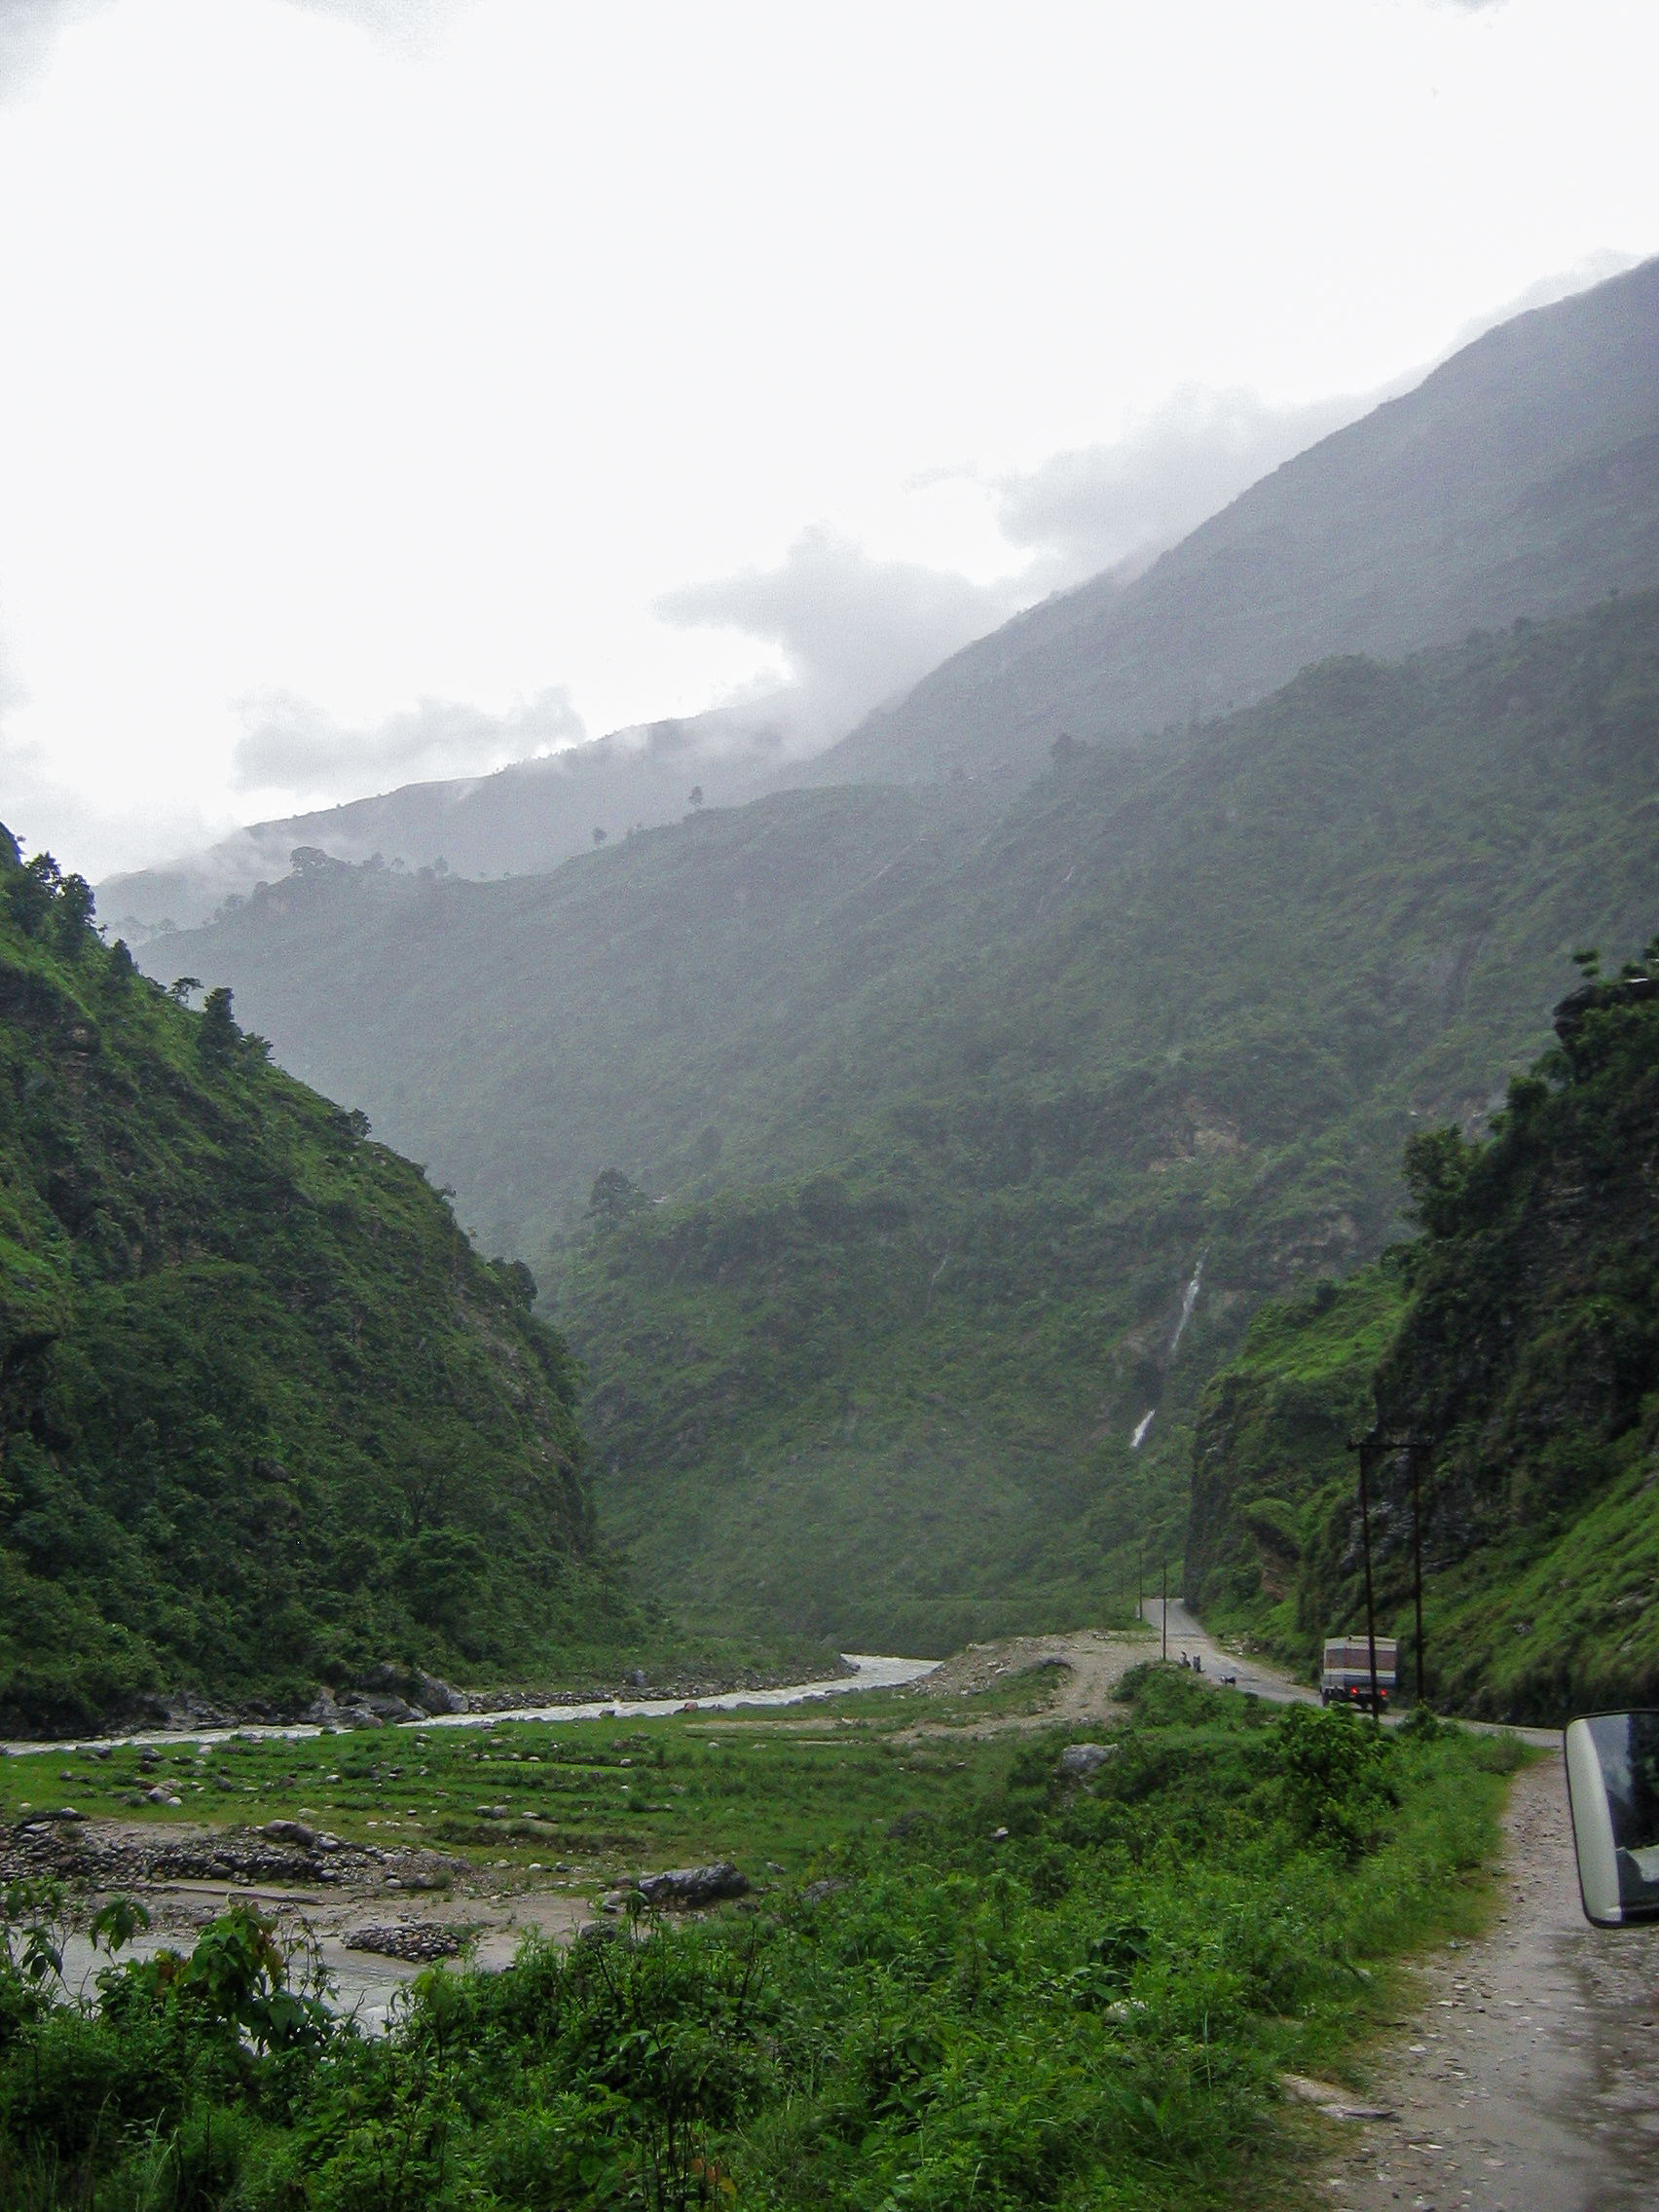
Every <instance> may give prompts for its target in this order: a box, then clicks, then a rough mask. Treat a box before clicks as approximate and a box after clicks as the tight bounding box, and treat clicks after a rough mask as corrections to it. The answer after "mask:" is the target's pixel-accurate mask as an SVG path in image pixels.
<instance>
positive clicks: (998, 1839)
mask: <svg viewBox="0 0 1659 2212" xmlns="http://www.w3.org/2000/svg"><path fill="white" fill-rule="evenodd" d="M991 1841H992V1842H993V1843H1006V1842H1007V1841H1008V1830H1007V1828H992V1830H991Z"/></svg>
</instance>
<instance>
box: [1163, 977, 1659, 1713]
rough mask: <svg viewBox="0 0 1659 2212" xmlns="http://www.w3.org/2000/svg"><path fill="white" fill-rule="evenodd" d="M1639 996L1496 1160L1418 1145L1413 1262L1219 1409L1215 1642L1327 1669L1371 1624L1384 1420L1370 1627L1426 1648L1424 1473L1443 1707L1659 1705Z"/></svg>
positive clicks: (1647, 1133) (1231, 1378)
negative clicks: (1418, 1607)
mask: <svg viewBox="0 0 1659 2212" xmlns="http://www.w3.org/2000/svg"><path fill="white" fill-rule="evenodd" d="M1649 956H1650V961H1651V962H1652V964H1653V973H1654V974H1655V975H1659V941H1656V943H1655V945H1654V946H1653V947H1650V955H1649ZM1626 978H1627V979H1625V980H1622V981H1618V982H1613V983H1602V982H1594V983H1592V984H1590V985H1588V986H1587V987H1585V988H1584V989H1582V990H1580V991H1578V992H1576V993H1575V994H1574V995H1573V997H1572V998H1570V999H1568V1000H1567V1002H1566V1004H1565V1005H1564V1006H1563V1007H1562V1008H1561V1010H1560V1011H1559V1013H1558V1016H1557V1024H1556V1026H1557V1030H1558V1033H1559V1037H1560V1044H1559V1046H1558V1048H1557V1049H1556V1050H1555V1051H1552V1052H1550V1053H1548V1054H1547V1055H1546V1056H1545V1057H1544V1058H1543V1059H1542V1060H1541V1061H1539V1063H1538V1065H1537V1067H1536V1069H1535V1070H1534V1072H1533V1073H1532V1074H1531V1075H1530V1076H1527V1077H1524V1078H1521V1079H1518V1080H1517V1081H1515V1082H1513V1083H1512V1084H1511V1086H1510V1088H1509V1097H1508V1104H1507V1107H1506V1109H1505V1111H1504V1112H1503V1114H1502V1115H1500V1116H1499V1117H1498V1118H1497V1121H1496V1123H1495V1124H1494V1129H1493V1135H1492V1137H1491V1139H1490V1140H1489V1141H1487V1142H1486V1143H1484V1144H1473V1145H1471V1144H1470V1143H1468V1142H1467V1141H1466V1140H1465V1138H1464V1137H1463V1135H1462V1133H1461V1132H1460V1131H1459V1130H1457V1129H1456V1128H1455V1127H1454V1128H1450V1129H1447V1130H1444V1131H1442V1132H1438V1133H1436V1134H1434V1135H1431V1136H1425V1137H1420V1138H1419V1139H1417V1140H1416V1141H1415V1142H1414V1144H1413V1147H1412V1149H1411V1151H1410V1153H1409V1155H1408V1161H1407V1167H1408V1174H1409V1176H1410V1179H1411V1182H1412V1185H1413V1189H1414V1192H1415V1195H1416V1198H1417V1203H1418V1210H1419V1216H1420V1218H1421V1221H1422V1223H1423V1229H1422V1233H1421V1234H1420V1235H1419V1237H1418V1238H1417V1239H1416V1241H1415V1242H1414V1243H1412V1244H1411V1245H1409V1246H1407V1247H1405V1248H1403V1249H1401V1250H1399V1251H1397V1252H1396V1253H1394V1254H1392V1255H1390V1257H1389V1258H1388V1260H1387V1261H1385V1262H1384V1263H1383V1265H1382V1266H1380V1267H1376V1268H1373V1269H1370V1270H1368V1271H1366V1272H1364V1273H1362V1274H1360V1275H1359V1276H1357V1277H1355V1278H1354V1280H1353V1281H1352V1282H1350V1283H1348V1284H1346V1285H1345V1286H1344V1287H1343V1289H1342V1290H1341V1291H1336V1290H1335V1289H1334V1288H1333V1287H1332V1286H1321V1294H1320V1295H1319V1296H1316V1297H1315V1298H1314V1299H1313V1300H1311V1301H1306V1300H1305V1301H1303V1302H1302V1303H1300V1304H1299V1305H1297V1306H1293V1307H1289V1308H1282V1307H1281V1308H1275V1309H1270V1310H1269V1311H1267V1312H1266V1313H1264V1314H1262V1315H1261V1316H1260V1317H1259V1318H1258V1320H1257V1321H1256V1323H1255V1325H1254V1326H1253V1327H1252V1329H1251V1332H1250V1335H1249V1338H1248V1340H1247V1342H1246V1345H1245V1348H1244V1352H1243V1354H1242V1356H1241V1357H1240V1359H1239V1360H1238V1361H1237V1362H1235V1364H1234V1366H1232V1367H1231V1368H1230V1369H1229V1370H1228V1371H1227V1372H1226V1373H1225V1374H1224V1375H1222V1376H1220V1377H1218V1378H1217V1380H1216V1381H1215V1383H1212V1385H1211V1386H1210V1389H1209V1390H1208V1391H1207V1392H1206V1395H1205V1400H1204V1405H1203V1410H1202V1414H1201V1417H1200V1420H1199V1426H1198V1439H1197V1444H1196V1449H1195V1458H1194V1482H1193V1510H1192V1527H1191V1533H1190V1536H1189V1542H1188V1550H1187V1578H1188V1580H1187V1586H1188V1590H1189V1593H1190V1594H1191V1595H1192V1596H1193V1597H1194V1598H1195V1599H1196V1600H1197V1601H1198V1604H1201V1605H1202V1606H1203V1608H1204V1610H1205V1613H1206V1617H1208V1618H1211V1619H1213V1620H1214V1621H1215V1622H1216V1623H1217V1625H1231V1626H1233V1627H1235V1628H1244V1629H1246V1630H1248V1631H1251V1632H1253V1633H1255V1634H1256V1635H1258V1636H1260V1637H1262V1638H1263V1639H1264V1640H1266V1641H1270V1642H1272V1643H1273V1644H1275V1645H1276V1646H1277V1647H1278V1648H1279V1649H1281V1650H1283V1651H1285V1652H1286V1653H1288V1654H1290V1655H1293V1656H1294V1657H1296V1658H1297V1659H1298V1660H1300V1661H1301V1662H1302V1663H1303V1664H1304V1665H1305V1666H1308V1667H1309V1668H1310V1667H1311V1666H1312V1665H1313V1664H1314V1661H1315V1659H1316V1654H1317V1647H1318V1641H1319V1639H1320V1638H1321V1637H1322V1636H1324V1635H1326V1634H1331V1633H1338V1632H1340V1631H1342V1630H1344V1629H1346V1628H1348V1627H1351V1626H1353V1625H1354V1624H1355V1623H1356V1622H1358V1621H1361V1620H1362V1619H1363V1587H1362V1582H1361V1575H1362V1572H1363V1554H1362V1551H1361V1547H1360V1541H1359V1515H1358V1506H1357V1502H1356V1493H1355V1472H1354V1461H1353V1456H1352V1455H1351V1453H1349V1452H1348V1451H1347V1450H1346V1439H1347V1438H1348V1437H1353V1436H1357V1435H1359V1434H1360V1433H1362V1432H1363V1431H1365V1430H1366V1429H1368V1428H1369V1427H1370V1426H1371V1424H1372V1422H1373V1420H1375V1421H1376V1424H1377V1456H1376V1459H1375V1461H1374V1469H1375V1471H1374V1474H1373V1478H1372V1482H1373V1497H1372V1548H1373V1570H1374V1575H1375V1578H1376V1587H1377V1594H1378V1603H1379V1604H1380V1607H1381V1618H1380V1624H1379V1625H1380V1627H1382V1628H1383V1629H1384V1630H1385V1631H1386V1632H1389V1633H1397V1634H1398V1635H1400V1636H1401V1638H1402V1640H1405V1639H1407V1638H1409V1636H1410V1634H1411V1622H1412V1611H1411V1583H1412V1539H1413V1532H1414V1510H1415V1508H1414V1499H1413V1480H1412V1478H1413V1471H1414V1467H1415V1471H1416V1476H1417V1492H1418V1503H1419V1506H1420V1513H1421V1541H1422V1553H1423V1570H1424V1588H1425V1637H1424V1645H1425V1658H1426V1671H1425V1686H1426V1688H1427V1691H1428V1693H1429V1695H1431V1696H1436V1697H1440V1698H1444V1699H1447V1700H1450V1701H1451V1702H1453V1703H1455V1704H1456V1705H1457V1706H1459V1707H1462V1708H1465V1709H1469V1710H1473V1711H1476V1712H1481V1713H1486V1714H1494V1715H1501V1716H1504V1717H1508V1718H1515V1719H1544V1720H1555V1719H1559V1718H1560V1717H1561V1716H1562V1715H1563V1714H1564V1713H1566V1712H1567V1710H1568V1709H1569V1708H1576V1709H1578V1710H1582V1709H1584V1708H1585V1707H1587V1706H1594V1705H1596V1704H1599V1703H1602V1704H1614V1705H1623V1704H1645V1703H1651V1702H1652V1701H1653V1699H1654V1697H1655V1695H1656V1694H1659V1605H1656V1604H1654V1594H1655V1590H1656V1589H1659V1518H1656V1517H1655V1514H1654V1511H1653V1497H1654V1491H1655V1486H1659V984H1656V983H1655V982H1654V981H1652V980H1649V979H1648V974H1647V972H1646V971H1644V970H1641V969H1637V968H1633V969H1630V970H1627V971H1626ZM1409 1678H1410V1669H1409V1668H1408V1679H1409Z"/></svg>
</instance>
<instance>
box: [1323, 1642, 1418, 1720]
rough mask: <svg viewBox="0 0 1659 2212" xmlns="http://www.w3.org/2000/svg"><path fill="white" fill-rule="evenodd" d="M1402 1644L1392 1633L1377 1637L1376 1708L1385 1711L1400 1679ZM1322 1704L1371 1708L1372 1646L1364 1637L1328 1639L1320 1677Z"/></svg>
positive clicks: (1362, 1708) (1363, 1711)
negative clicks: (1400, 1644) (1400, 1645)
mask: <svg viewBox="0 0 1659 2212" xmlns="http://www.w3.org/2000/svg"><path fill="white" fill-rule="evenodd" d="M1399 1669H1400V1647H1399V1644H1398V1643H1397V1642H1396V1641H1395V1640H1394V1639H1393V1637H1391V1636H1380V1637H1379V1638H1378V1639H1377V1710H1378V1712H1379V1713H1386V1712H1387V1710H1388V1700H1389V1699H1390V1698H1391V1697H1392V1696H1393V1694H1394V1691H1395V1688H1396V1686H1397V1685H1398V1681H1399ZM1319 1703H1320V1704H1321V1705H1354V1706H1358V1708H1359V1709H1360V1711H1361V1712H1362V1713H1369V1712H1370V1711H1371V1645H1370V1642H1369V1641H1368V1640H1367V1639H1366V1638H1365V1637H1363V1636H1333V1637H1328V1638H1327V1639H1326V1641H1325V1666H1324V1671H1323V1673H1322V1674H1321V1675H1320V1677H1319Z"/></svg>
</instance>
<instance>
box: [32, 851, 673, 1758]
mask: <svg viewBox="0 0 1659 2212" xmlns="http://www.w3.org/2000/svg"><path fill="white" fill-rule="evenodd" d="M90 910H91V899H90V896H89V894H88V892H87V887H86V885H85V884H84V883H83V882H81V880H80V879H79V878H78V877H75V876H60V875H59V874H58V871H57V870H56V868H55V866H54V865H53V864H52V863H51V862H50V860H46V859H44V858H43V859H37V860H34V861H31V862H30V863H28V865H27V866H24V865H22V863H21V861H20V859H19V856H18V849H17V846H16V844H15V842H14V841H13V839H12V838H11V836H10V835H9V833H5V832H0V1011H3V1014H4V1021H3V1023H0V1056H3V1057H0V1446H3V1457H0V1726H5V1727H10V1728H23V1727H30V1728H33V1727H49V1728H57V1727H68V1726H84V1725H87V1724H89V1723H91V1722H92V1721H94V1720H95V1719H97V1718H98V1717H100V1716H102V1715H105V1714H115V1713H120V1712H123V1711H125V1712H133V1711H135V1710H141V1709H142V1705H143V1702H144V1700H145V1699H146V1698H148V1699H150V1700H151V1701H152V1702H159V1701H164V1700H166V1699H168V1698H176V1697H177V1696H178V1695H179V1694H181V1693H188V1692H195V1693H198V1694H199V1695H201V1696H204V1697H206V1698H208V1699H210V1700H216V1701H223V1702H228V1703H231V1704H233V1705H236V1706H239V1707H240V1708H242V1709H247V1708H248V1707H249V1706H251V1705H255V1704H260V1703H262V1704H264V1705H265V1706H266V1707H267V1708H268V1709H283V1708H287V1709H292V1708H293V1707H294V1706H295V1705H297V1704H299V1703H303V1702H304V1701H305V1699H306V1698H308V1697H309V1696H311V1695H312V1694H313V1693H314V1691H315V1689H316V1686H317V1684H318V1683H319V1682H322V1681H327V1682H332V1683H336V1684H339V1683H345V1682H348V1681H350V1680H352V1679H354V1678H355V1677H357V1676H358V1675H360V1673H361V1672H362V1671H363V1670H364V1669H365V1668H368V1667H372V1666H374V1665H376V1664H378V1663H381V1662H385V1661H387V1660H389V1661H391V1662H393V1663H394V1664H396V1665H399V1666H402V1665H406V1664H418V1665H422V1666H425V1667H428V1668H431V1669H434V1670H436V1671H438V1672H440V1673H442V1672H446V1671H447V1672H450V1673H454V1674H459V1675H461V1677H470V1678H472V1679H475V1680H476V1679H487V1678H489V1677H491V1676H498V1675H499V1674H500V1672H501V1671H502V1670H503V1669H509V1668H525V1669H536V1670H541V1671H543V1672H544V1673H546V1672H551V1671H553V1670H554V1669H556V1668H557V1667H558V1666H560V1665H561V1664H566V1665H568V1664H570V1663H571V1662H572V1661H575V1662H577V1663H579V1662H580V1661H581V1660H582V1659H583V1658H585V1657H587V1656H588V1655H590V1654H596V1653H599V1652H602V1651H605V1650H607V1649H609V1650H614V1648H615V1647H616V1645H617V1644H618V1642H619V1641H621V1640H622V1639H624V1638H626V1637H637V1636H638V1635H639V1633H640V1628H641V1623H640V1620H639V1617H638V1614H637V1611H636V1610H635V1608H634V1606H633V1604H632V1602H631V1601H630V1600H628V1599H627V1598H626V1597H625V1596H624V1595H623V1593H622V1592H621V1590H620V1589H619V1587H618V1586H617V1584H616V1583H615V1581H614V1578H613V1576H612V1574H611V1572H610V1571H609V1570H608V1569H607V1568H606V1567H603V1566H602V1565H601V1564H600V1563H598V1562H597V1561H596V1558H595V1556H594V1532H593V1514H592V1508H591V1504H590V1501H589V1497H588V1493H587V1490H586V1487H585V1483H584V1480H583V1477H582V1473H581V1461H582V1446H581V1439H580V1433H579V1430H578V1426H577V1421H576V1417H575V1411H574V1407H575V1397H576V1372H575V1369H574V1367H573V1364H572V1362H571V1358H570V1356H569V1354H568V1353H567V1351H566V1349H565V1347H564V1346H563V1345H562V1344H561V1342H560V1341H559V1339H558V1338H557V1337H556V1336H555V1335H554V1333H553V1332H552V1330H551V1329H549V1328H547V1327H546V1326H545V1325H544V1324H543V1323H542V1322H540V1321H538V1320H537V1319H535V1316H534V1314H533V1312H532V1310H531V1308H532V1302H533V1299H534V1295H535V1286H534V1283H533V1282H532V1280H531V1277H530V1274H529V1272H528V1271H527V1270H526V1269H524V1268H523V1267H519V1266H507V1265H501V1266H495V1267H492V1266H489V1265H487V1264H485V1263H484V1262H483V1261H481V1260H479V1259H478V1258H477V1257H476V1256H475V1255H474V1254H473V1252H472V1251H471V1249H470V1248H469V1246H468V1244H467V1242H466V1239H465V1237H464V1236H463V1235H461V1232H460V1230H459V1229H458V1228H457V1226H456V1224H455V1222H454V1220H453V1218H452V1217H451V1215H450V1213H449V1210H448V1208H447V1206H446V1205H445V1204H444V1202H443V1200H442V1198H440V1197H439V1196H438V1194H437V1193H435V1192H434V1191H432V1190H431V1189H430V1188H429V1187H428V1186H427V1184H426V1183H425V1182H424V1179H423V1177H422V1174H421V1171H420V1169H419V1168H416V1167H413V1166H411V1165H410V1164H409V1163H408V1162H407V1161H403V1160H400V1159H398V1158H397V1157H396V1156H395V1155H394V1154H392V1153H390V1152H388V1151H387V1149H386V1147H385V1146H384V1145H380V1144H376V1143H373V1142H371V1141H369V1139H368V1135H367V1128H366V1124H364V1123H363V1121H362V1119H361V1117H360V1116H356V1115H351V1114H348V1113H346V1112H344V1111H342V1110H341V1109H340V1108H339V1107H336V1106H332V1105H330V1104H329V1103H327V1101H325V1100H324V1099H321V1098H318V1097H316V1096H314V1095H313V1093H311V1092H309V1091H307V1090H305V1089H303V1088H301V1086H300V1085H299V1084H297V1083H295V1082H294V1081H293V1080H292V1079H291V1078H289V1077H288V1076H286V1075H283V1074H281V1073H280V1072H278V1071H277V1070H276V1068H274V1067H272V1066H270V1065H269V1064H268V1051H269V1048H268V1047H267V1046H266V1045H265V1044H264V1042H263V1040H261V1039H259V1038H257V1037H253V1036H249V1035H245V1034H243V1033H242V1032H241V1031H240V1029H239V1028H238V1026H237V1023H236V1021H235V1020H234V1018H233V1015H232V1007H231V1002H230V999H229V996H228V994H226V993H224V992H217V993H215V994H213V995H212V996H210V997H209V998H208V1000H207V1002H206V1008H205V1011H204V1012H203V1013H200V1014H198V1013H191V1012H187V1011H186V1010H185V1008H184V1007H183V1006H182V1005H181V1004H179V1003H176V1001H175V999H174V998H173V997H170V996H169V995H168V994H166V993H165V992H163V991H162V990H160V989H159V988H158V987H157V986H156V985H154V984H153V983H151V982H149V981H148V980H147V979H146V978H145V977H142V976H140V975H139V974H137V972H136V971H135V970H134V968H133V966H132V963H131V961H130V959H129V957H128V955H127V952H126V949H125V948H124V947H123V946H122V945H121V944H119V943H117V944H116V945H115V946H114V947H113V948H108V949H106V948H105V946H104V945H102V944H101V943H100V942H99V940H98V939H97V937H96V935H95V934H94V932H93V931H92V927H91V923H90ZM181 996H182V994H181ZM486 1588H487V1590H488V1602H487V1603H486V1602H485V1595H484V1594H485V1591H486Z"/></svg>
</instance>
